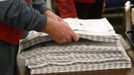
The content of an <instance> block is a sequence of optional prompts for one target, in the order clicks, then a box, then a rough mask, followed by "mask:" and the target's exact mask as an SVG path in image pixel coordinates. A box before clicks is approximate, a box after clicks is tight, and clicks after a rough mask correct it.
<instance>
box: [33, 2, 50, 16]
mask: <svg viewBox="0 0 134 75" xmlns="http://www.w3.org/2000/svg"><path fill="white" fill-rule="evenodd" d="M32 6H33V8H35V9H37V10H39V12H40V13H41V14H43V13H44V12H45V11H46V10H48V8H47V4H46V2H45V1H44V0H32Z"/></svg>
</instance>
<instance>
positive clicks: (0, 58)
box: [0, 40, 17, 75]
mask: <svg viewBox="0 0 134 75" xmlns="http://www.w3.org/2000/svg"><path fill="white" fill-rule="evenodd" d="M16 54H17V46H14V45H11V44H9V43H7V42H5V41H2V40H0V75H14V68H15V64H16Z"/></svg>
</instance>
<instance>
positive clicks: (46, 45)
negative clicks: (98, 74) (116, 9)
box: [19, 18, 131, 74]
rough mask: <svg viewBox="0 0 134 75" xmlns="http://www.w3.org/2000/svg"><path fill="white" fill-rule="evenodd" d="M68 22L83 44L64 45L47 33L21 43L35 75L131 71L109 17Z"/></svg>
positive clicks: (21, 48) (28, 63) (23, 56)
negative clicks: (117, 70)
mask: <svg viewBox="0 0 134 75" xmlns="http://www.w3.org/2000/svg"><path fill="white" fill-rule="evenodd" d="M65 21H66V22H67V23H69V25H70V27H71V28H72V29H73V30H74V31H75V33H77V34H79V35H80V37H81V40H80V41H78V42H71V43H67V44H62V45H61V44H57V43H55V42H54V41H52V40H51V38H50V37H49V36H48V35H47V34H44V33H37V32H31V34H30V35H29V36H28V37H27V38H26V39H24V40H22V41H21V42H20V47H19V49H20V50H22V53H21V57H22V58H24V59H25V63H26V66H28V68H30V70H31V74H45V73H59V72H74V71H92V70H106V69H123V68H131V61H130V59H129V57H128V56H127V54H126V52H125V50H124V48H123V47H122V45H121V43H120V39H119V37H118V35H117V34H116V33H115V31H114V29H113V27H112V26H111V24H110V23H109V22H108V21H107V20H106V19H105V18H104V19H95V20H80V19H65ZM35 35H36V36H35ZM33 36H34V37H33Z"/></svg>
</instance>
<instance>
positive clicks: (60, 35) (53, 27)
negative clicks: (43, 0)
mask: <svg viewBox="0 0 134 75" xmlns="http://www.w3.org/2000/svg"><path fill="white" fill-rule="evenodd" d="M44 31H45V32H46V33H48V34H49V35H50V37H51V38H52V39H53V40H55V41H56V42H57V43H67V42H71V41H72V40H74V41H78V40H79V36H78V35H76V34H75V33H74V32H73V30H72V29H71V28H70V27H69V26H68V24H67V23H65V22H64V21H56V20H54V19H52V18H49V17H48V19H47V24H46V26H45V28H44Z"/></svg>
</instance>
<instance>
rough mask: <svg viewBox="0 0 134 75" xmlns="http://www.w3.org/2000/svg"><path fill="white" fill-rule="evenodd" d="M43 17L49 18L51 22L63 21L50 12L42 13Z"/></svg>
mask: <svg viewBox="0 0 134 75" xmlns="http://www.w3.org/2000/svg"><path fill="white" fill-rule="evenodd" d="M44 15H45V16H47V17H49V18H52V19H53V20H57V21H63V19H62V18H61V17H59V16H57V15H56V14H54V13H53V12H52V11H51V10H46V11H45V12H44Z"/></svg>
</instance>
